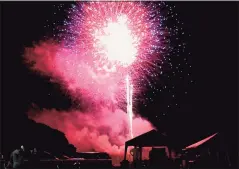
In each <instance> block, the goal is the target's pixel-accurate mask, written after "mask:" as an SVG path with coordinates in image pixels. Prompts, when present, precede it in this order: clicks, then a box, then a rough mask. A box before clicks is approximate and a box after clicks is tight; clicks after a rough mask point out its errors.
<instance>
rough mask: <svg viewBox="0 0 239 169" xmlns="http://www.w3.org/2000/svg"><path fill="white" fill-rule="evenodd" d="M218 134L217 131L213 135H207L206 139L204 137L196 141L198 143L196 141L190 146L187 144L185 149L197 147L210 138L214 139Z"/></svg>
mask: <svg viewBox="0 0 239 169" xmlns="http://www.w3.org/2000/svg"><path fill="white" fill-rule="evenodd" d="M216 135H218V133H215V134H213V135H211V136H209V137H206V138H204V139H202V140H200V141H198V142H196V143H194V144H192V145H190V146H187V147H186V148H185V149H184V150H188V149H194V148H197V147H199V146H201V145H203V144H205V143H206V142H208V141H209V140H212V138H214V137H215V136H216Z"/></svg>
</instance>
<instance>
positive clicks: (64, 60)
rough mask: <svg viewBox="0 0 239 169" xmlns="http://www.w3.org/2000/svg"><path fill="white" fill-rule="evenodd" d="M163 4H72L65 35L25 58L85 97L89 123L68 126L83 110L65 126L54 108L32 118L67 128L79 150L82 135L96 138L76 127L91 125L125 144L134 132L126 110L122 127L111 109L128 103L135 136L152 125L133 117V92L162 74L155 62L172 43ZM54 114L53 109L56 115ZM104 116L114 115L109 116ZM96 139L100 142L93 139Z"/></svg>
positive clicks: (28, 52)
mask: <svg viewBox="0 0 239 169" xmlns="http://www.w3.org/2000/svg"><path fill="white" fill-rule="evenodd" d="M161 5H162V3H158V2H157V3H149V2H78V3H77V4H76V5H74V6H73V7H72V8H71V9H70V10H69V18H70V19H69V20H67V21H65V22H64V29H63V30H62V31H63V32H64V33H63V34H61V36H59V40H60V41H59V42H53V41H46V42H42V43H41V44H40V45H38V46H35V47H34V48H28V49H27V50H26V53H25V58H26V60H27V62H30V63H34V64H31V68H32V69H33V70H36V71H39V72H41V73H42V74H44V75H47V76H51V77H52V78H53V79H54V80H57V82H59V83H61V84H62V86H64V88H65V89H66V90H67V91H68V92H69V93H70V94H71V96H72V97H74V98H76V99H79V98H81V99H83V100H84V102H86V105H87V107H86V108H85V110H83V111H84V112H87V113H88V114H89V115H87V114H86V115H84V119H83V120H84V121H89V123H87V124H85V126H83V125H81V126H82V127H81V128H80V129H78V128H77V126H78V124H77V123H76V125H75V126H74V125H73V124H71V125H70V127H65V126H69V124H68V123H71V122H68V121H69V119H74V120H76V118H72V116H73V114H74V116H75V115H76V114H78V115H77V116H78V117H79V119H78V118H77V119H78V120H79V121H80V117H82V116H83V115H82V112H80V111H74V113H69V114H71V115H72V116H71V115H69V114H68V115H67V116H66V117H67V118H65V117H64V118H65V119H64V120H65V121H67V122H68V123H67V122H66V123H67V125H64V126H59V125H58V124H53V123H52V122H51V121H50V120H49V119H50V118H52V116H51V115H50V113H49V114H48V112H52V111H48V110H45V112H43V115H41V116H40V115H38V116H37V117H33V116H30V118H32V119H34V120H35V121H39V122H42V123H45V124H47V125H50V126H51V127H53V128H57V129H58V130H60V131H62V132H64V133H66V136H67V138H68V140H70V142H71V143H72V144H74V145H76V146H77V148H78V150H82V147H80V146H78V145H81V143H82V140H88V139H90V140H91V138H86V137H88V135H86V136H84V139H80V140H79V138H78V137H77V136H75V135H74V133H73V134H72V130H71V129H74V131H75V132H76V133H79V132H81V131H83V130H87V131H88V130H89V131H91V132H93V133H94V134H95V135H94V138H95V137H101V136H104V137H105V136H107V139H106V140H107V141H108V142H110V143H109V144H112V147H113V146H116V147H117V146H118V147H122V145H123V144H124V142H125V141H126V139H128V138H129V137H128V133H127V134H125V132H124V130H125V127H122V126H123V124H124V122H125V116H122V117H121V116H120V119H119V118H118V117H117V118H118V119H117V122H118V123H122V125H120V126H121V127H119V126H117V127H115V128H117V130H115V131H111V129H110V128H112V127H113V126H112V125H114V124H113V123H112V122H113V121H115V119H114V118H113V117H115V114H114V113H112V112H121V113H122V112H123V111H122V109H123V107H127V113H128V116H129V123H130V127H129V128H130V129H129V131H130V132H129V133H130V135H131V137H133V135H134V136H137V135H139V134H142V133H144V132H146V131H148V130H149V129H152V126H151V125H150V124H149V123H148V122H147V121H145V120H139V119H137V118H135V119H133V95H134V97H135V96H137V95H138V94H140V93H141V92H142V91H143V89H144V87H145V84H146V82H147V81H148V80H149V79H151V78H154V77H156V76H157V72H155V67H156V66H157V63H158V62H159V61H160V60H162V59H163V58H164V53H165V52H166V49H167V45H168V41H167V33H168V32H167V31H166V29H165V28H164V27H163V21H164V19H165V18H164V17H163V16H162V15H161ZM133 87H134V88H133ZM79 100H80V99H79ZM125 102H126V103H127V106H125ZM81 105H82V103H81ZM112 107H113V109H111V108H112ZM77 112H78V113H77ZM106 112H107V115H106ZM110 112H111V113H110ZM92 113H93V114H92ZM30 114H31V113H30ZM55 114H57V113H55V111H54V116H56V115H55ZM99 114H104V116H103V115H99ZM68 116H71V117H68ZM108 116H109V117H108ZM48 117H49V119H48ZM110 117H112V118H110ZM95 118H98V119H100V120H101V121H102V122H101V121H100V124H99V125H94V127H92V124H93V123H94V124H95V123H96V122H95ZM105 119H110V120H109V121H107V122H106V120H105ZM113 119H114V120H113ZM81 120H82V119H81ZM133 121H134V124H135V126H134V127H133V126H132V123H133ZM72 125H73V126H72ZM141 126H147V127H145V128H142V127H141ZM82 128H83V129H82ZM92 128H93V130H92ZM133 128H134V130H133ZM77 130H78V131H77ZM116 131H117V132H116ZM102 133H103V134H102ZM108 133H114V134H108ZM115 135H118V136H119V138H118V139H120V141H119V140H117V141H112V139H113V140H114V139H116V138H115ZM91 144H92V145H94V144H95V143H94V142H93V141H92V142H91ZM83 145H84V144H83ZM108 147H109V146H107V148H104V147H103V148H102V147H100V146H99V145H94V146H93V148H94V149H96V150H99V151H101V150H103V151H106V152H109V153H110V154H113V153H112V152H111V150H109V148H108Z"/></svg>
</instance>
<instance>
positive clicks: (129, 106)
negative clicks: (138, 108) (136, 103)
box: [126, 75, 134, 138]
mask: <svg viewBox="0 0 239 169" xmlns="http://www.w3.org/2000/svg"><path fill="white" fill-rule="evenodd" d="M126 97H127V98H126V99H127V100H126V101H127V114H128V116H129V130H130V137H131V138H133V137H134V136H133V85H132V84H131V83H130V79H129V75H127V76H126Z"/></svg>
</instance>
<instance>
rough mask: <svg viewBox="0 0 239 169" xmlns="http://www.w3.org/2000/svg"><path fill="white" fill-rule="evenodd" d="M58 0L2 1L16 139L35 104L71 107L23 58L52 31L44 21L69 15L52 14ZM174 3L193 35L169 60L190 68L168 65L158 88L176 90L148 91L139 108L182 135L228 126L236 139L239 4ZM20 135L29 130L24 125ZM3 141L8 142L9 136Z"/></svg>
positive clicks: (8, 107)
mask: <svg viewBox="0 0 239 169" xmlns="http://www.w3.org/2000/svg"><path fill="white" fill-rule="evenodd" d="M168 3H169V4H173V2H168ZM53 4H54V3H50V2H24V3H23V2H9V3H6V2H5V3H4V4H3V5H2V11H1V15H2V19H1V21H2V32H1V33H2V38H1V40H2V67H1V68H2V70H1V71H2V86H1V87H2V88H1V89H2V107H1V108H2V111H1V113H2V123H1V124H2V132H1V133H2V137H3V138H4V137H5V138H6V139H9V138H12V137H10V136H9V135H12V132H13V131H14V130H9V128H10V127H15V128H19V127H20V128H21V127H22V126H24V125H26V123H27V121H28V120H27V117H26V116H25V115H24V114H25V112H26V111H27V110H28V109H29V107H30V106H31V104H32V103H36V104H37V105H38V106H39V107H44V108H51V107H54V108H58V109H67V108H69V107H71V106H72V103H71V99H70V97H69V96H67V95H65V94H64V93H63V92H62V91H61V90H60V87H59V86H58V85H57V84H52V83H49V82H48V81H49V79H48V78H43V77H40V76H38V75H36V74H34V73H32V72H30V71H29V70H28V69H27V68H26V67H25V65H24V64H23V63H22V58H21V56H22V55H23V51H24V47H25V46H29V45H31V44H32V43H33V42H34V41H35V42H37V41H39V40H41V39H43V37H44V35H48V34H50V35H51V34H52V32H51V29H49V28H45V27H44V26H45V25H47V24H49V23H53V22H55V20H63V19H64V14H63V13H62V14H61V13H60V14H59V13H58V14H57V15H54V14H53V13H54V10H55V8H54V6H53ZM175 6H176V8H175V9H174V11H175V12H176V13H178V19H179V20H180V21H182V22H183V23H184V25H183V26H182V27H183V29H184V31H185V34H186V35H191V36H183V37H181V38H182V40H183V41H185V42H186V43H187V46H186V52H184V53H181V54H180V55H181V57H180V56H179V57H177V58H175V59H173V57H172V60H173V61H172V62H173V64H174V65H177V64H178V63H180V64H183V63H184V64H185V63H186V62H184V60H183V59H186V60H187V63H188V64H190V65H191V69H189V68H188V65H187V66H186V65H185V67H181V69H182V70H183V74H177V76H176V77H171V75H172V72H173V71H174V70H170V71H169V72H168V73H167V74H166V75H165V77H161V78H160V82H159V83H158V86H157V87H158V88H163V86H164V84H167V88H172V87H173V86H175V88H174V89H172V90H171V91H170V92H169V90H164V91H162V92H160V93H159V94H158V95H156V96H152V95H151V93H150V91H149V94H148V95H150V96H151V97H153V100H154V101H153V102H151V103H148V106H147V107H146V108H141V107H140V106H139V113H140V114H142V115H143V116H145V117H147V118H148V119H149V120H150V121H151V122H152V123H153V124H154V125H155V126H157V127H158V128H159V129H162V130H165V131H166V132H172V133H174V134H176V135H178V136H180V137H185V138H186V137H196V136H197V135H198V136H199V135H207V134H210V133H211V132H214V131H225V132H226V133H229V132H230V133H231V134H230V136H231V138H232V139H233V140H234V141H235V142H236V140H235V139H237V134H236V133H237V105H236V103H237V86H238V84H237V76H238V75H237V47H238V44H237V37H238V35H237V30H238V27H237V25H238V24H237V20H238V18H237V16H238V15H237V5H236V4H235V3H232V2H231V3H226V2H180V3H179V2H177V3H175ZM66 7H67V5H66ZM47 20H48V21H47ZM189 53H191V54H190V55H189ZM188 74H190V75H188ZM166 76H170V78H166ZM191 81H193V83H191ZM162 84H163V85H162ZM49 93H50V96H49ZM172 95H175V99H172ZM176 104H177V105H176ZM168 105H170V107H169V108H168ZM146 112H147V113H146ZM163 114H165V115H163ZM156 116H157V118H156ZM21 129H22V128H21ZM19 130H20V129H19ZM16 131H18V130H17V129H16ZM21 135H23V136H25V135H24V131H22V133H21ZM19 137H20V136H19ZM25 137H28V136H25ZM6 139H5V141H4V143H6V142H8V141H7V140H6Z"/></svg>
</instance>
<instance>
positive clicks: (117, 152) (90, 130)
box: [28, 107, 153, 164]
mask: <svg viewBox="0 0 239 169" xmlns="http://www.w3.org/2000/svg"><path fill="white" fill-rule="evenodd" d="M28 115H29V118H30V119H32V120H34V121H36V122H37V123H43V124H46V125H48V126H50V127H51V128H54V129H57V130H59V131H61V132H63V133H65V136H66V138H67V139H68V141H69V143H70V144H73V145H75V146H76V147H77V151H79V152H84V151H92V150H95V151H99V152H107V153H109V154H110V155H111V156H112V157H114V158H113V160H114V161H113V163H114V164H117V163H119V161H118V160H122V158H123V152H124V144H125V141H127V140H129V139H130V136H129V132H128V130H129V129H128V126H129V125H128V116H127V114H126V113H125V112H123V111H122V110H120V109H117V110H116V111H115V112H112V111H111V110H109V109H107V108H105V107H102V108H100V109H99V110H98V112H94V113H92V112H84V113H83V112H79V111H78V110H72V111H65V112H64V111H61V112H58V111H57V110H55V109H52V110H47V109H44V110H42V111H37V110H30V111H29V113H28ZM152 128H153V127H152V125H151V124H150V123H149V122H148V121H146V120H144V119H142V118H140V117H138V118H135V119H134V120H133V131H134V136H138V135H140V134H143V133H145V132H147V131H149V130H151V129H152Z"/></svg>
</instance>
